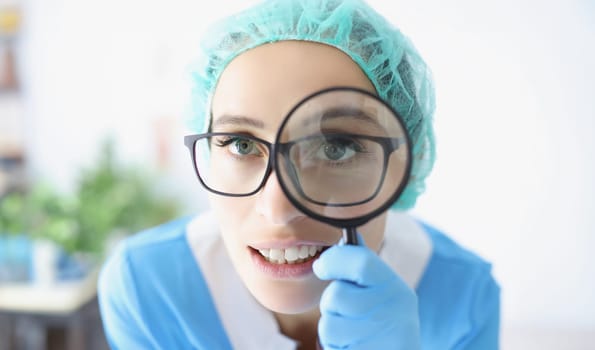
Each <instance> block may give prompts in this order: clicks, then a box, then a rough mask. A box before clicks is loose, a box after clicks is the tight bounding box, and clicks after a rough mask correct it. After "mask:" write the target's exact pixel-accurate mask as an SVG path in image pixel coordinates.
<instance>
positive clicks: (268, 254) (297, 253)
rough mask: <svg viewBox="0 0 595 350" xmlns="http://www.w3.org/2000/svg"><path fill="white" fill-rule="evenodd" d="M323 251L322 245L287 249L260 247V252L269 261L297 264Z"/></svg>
mask: <svg viewBox="0 0 595 350" xmlns="http://www.w3.org/2000/svg"><path fill="white" fill-rule="evenodd" d="M320 251H322V246H313V245H302V246H295V247H289V248H286V249H276V248H271V249H259V250H258V252H259V253H260V254H261V255H262V256H264V257H265V259H266V260H267V261H269V262H272V263H276V264H285V263H288V264H295V263H301V262H304V261H305V260H308V259H309V258H312V257H314V256H315V255H316V254H318V252H320Z"/></svg>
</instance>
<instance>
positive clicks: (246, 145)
mask: <svg viewBox="0 0 595 350" xmlns="http://www.w3.org/2000/svg"><path fill="white" fill-rule="evenodd" d="M230 147H231V149H230V151H231V153H233V154H238V155H248V154H258V153H259V152H258V150H257V149H256V145H255V142H254V141H251V140H247V139H236V140H235V141H234V142H232V143H231V145H230Z"/></svg>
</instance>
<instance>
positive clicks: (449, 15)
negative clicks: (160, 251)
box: [0, 0, 595, 349]
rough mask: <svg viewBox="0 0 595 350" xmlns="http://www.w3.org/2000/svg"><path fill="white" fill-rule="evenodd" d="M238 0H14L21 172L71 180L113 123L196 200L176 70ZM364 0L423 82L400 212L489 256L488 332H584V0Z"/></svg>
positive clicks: (60, 183)
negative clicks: (432, 133) (499, 328)
mask: <svg viewBox="0 0 595 350" xmlns="http://www.w3.org/2000/svg"><path fill="white" fill-rule="evenodd" d="M3 1H5V2H8V0H3ZM11 2H15V0H13V1H11ZM252 2H253V1H239V0H238V1H217V2H212V3H211V2H209V3H208V5H207V4H206V3H205V2H199V1H182V0H169V1H157V0H151V1H146V0H145V1H140V0H118V1H116V0H103V1H90V0H23V1H20V2H19V3H20V5H19V6H20V7H21V8H22V14H23V16H22V17H23V20H22V21H23V23H22V28H21V33H20V35H19V41H18V45H17V50H16V56H17V71H18V75H19V89H20V96H21V98H22V99H21V102H19V103H21V105H20V107H18V108H21V109H22V118H19V119H18V121H13V122H11V123H10V124H9V123H8V122H6V117H5V116H0V120H1V119H2V118H4V120H5V121H4V123H0V126H1V127H3V128H4V129H5V130H4V134H5V135H8V134H9V133H10V135H21V136H19V137H17V138H16V139H17V141H16V142H17V143H18V142H21V144H22V147H23V150H24V158H25V164H26V174H27V177H28V179H31V180H35V179H44V180H45V181H48V182H49V183H51V184H53V186H55V188H56V189H59V190H60V191H69V190H71V189H72V186H73V183H74V182H75V180H76V177H77V174H78V169H80V168H81V167H84V166H87V165H89V164H91V163H92V162H93V161H94V159H96V156H95V155H96V153H97V147H98V144H99V143H100V141H101V140H102V139H103V138H104V137H105V135H106V134H108V133H112V134H113V135H115V140H116V143H117V150H118V157H119V159H120V161H121V162H123V163H134V164H142V165H143V166H145V167H147V169H149V170H148V171H151V172H154V173H155V174H157V176H158V179H159V182H158V183H157V185H156V186H157V187H158V189H159V190H160V191H162V192H163V193H167V194H170V195H173V196H176V198H179V200H180V202H182V203H183V204H184V211H185V212H186V213H193V212H197V211H200V210H204V209H206V208H207V206H208V205H207V203H206V201H205V194H204V193H203V191H202V190H201V188H200V187H199V184H198V182H197V181H196V180H195V178H194V174H193V171H192V169H191V167H190V162H189V159H188V155H187V154H186V150H185V149H184V147H183V144H182V135H184V133H186V132H187V130H185V128H184V124H183V115H184V113H185V110H186V106H187V104H188V99H187V96H188V84H187V80H186V79H187V76H186V75H185V69H186V67H187V65H188V63H190V62H191V60H192V58H193V56H194V53H195V52H196V47H197V43H198V39H199V35H200V33H201V31H202V30H203V28H204V26H205V25H206V24H208V23H209V22H211V21H212V20H213V19H214V18H217V17H219V16H222V15H223V14H227V13H229V12H230V11H231V10H236V9H239V8H241V7H244V6H247V5H248V4H250V3H252ZM370 3H371V4H373V5H374V6H376V7H377V8H378V9H379V10H380V11H381V12H383V13H384V14H385V15H386V16H387V17H388V18H389V19H390V20H392V21H393V22H395V23H396V24H397V25H398V26H399V27H400V28H401V29H402V31H403V32H404V33H405V34H406V35H407V36H409V37H410V38H411V39H412V40H413V42H414V43H415V44H416V46H417V48H418V49H419V51H420V52H421V53H422V56H424V57H425V59H426V60H427V62H428V63H429V65H430V67H431V68H432V70H433V72H434V77H435V81H436V90H437V111H436V116H435V118H436V119H435V120H436V123H435V125H436V135H437V136H436V138H437V142H438V144H437V145H438V158H437V159H438V160H437V163H436V167H435V169H434V173H433V174H432V175H431V177H430V179H429V181H428V184H427V185H428V186H427V193H426V194H425V195H423V196H422V197H421V198H420V200H419V202H418V206H417V207H416V209H415V210H414V214H415V215H417V216H419V217H421V218H423V219H425V220H427V221H429V222H431V223H433V224H434V225H436V226H438V227H440V228H442V229H443V230H445V231H446V232H448V233H449V234H450V235H452V236H453V237H454V238H455V239H456V240H458V241H459V242H460V243H461V244H463V245H464V246H467V247H468V248H470V249H472V250H474V251H476V252H478V253H479V254H481V255H482V256H483V257H485V258H486V259H488V260H489V261H491V262H492V263H493V266H494V273H495V275H496V278H497V279H498V281H499V282H500V284H501V286H502V297H503V299H502V301H503V305H502V306H503V309H502V310H503V315H502V319H503V344H504V347H503V348H515V349H533V348H535V349H550V348H551V349H554V348H556V349H557V348H565V349H587V348H588V345H587V342H590V343H592V342H593V341H595V298H594V297H593V296H594V295H595V273H593V271H592V263H591V257H592V254H591V250H592V249H593V247H595V234H594V232H595V215H593V213H594V212H595V210H594V209H595V185H594V184H593V179H594V178H595V166H594V164H593V159H594V156H593V153H594V151H595V141H594V139H593V138H592V137H591V136H592V133H593V130H595V103H594V102H593V100H594V91H595V65H594V64H593V62H595V44H593V43H594V40H593V38H594V37H595V3H594V2H593V1H590V0H567V1H562V0H558V1H551V0H546V1H533V0H529V1H518V2H517V1H512V0H500V1H471V0H456V1H449V2H444V1H438V0H418V1H403V0H398V1H381V0H375V1H372V0H370ZM0 107H1V106H0ZM0 113H2V112H1V111H0ZM5 115H6V114H5ZM7 130H10V132H7ZM1 135H2V134H0V137H2V136H1ZM563 339H566V340H565V341H564V342H563V343H561V341H562V340H563ZM573 341H574V342H575V343H572V342H573ZM558 342H560V343H558Z"/></svg>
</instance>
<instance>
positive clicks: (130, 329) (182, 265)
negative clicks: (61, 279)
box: [98, 218, 226, 348]
mask: <svg viewBox="0 0 595 350" xmlns="http://www.w3.org/2000/svg"><path fill="white" fill-rule="evenodd" d="M192 219H193V218H181V219H178V220H175V221H172V222H169V223H166V224H163V225H160V226H158V227H155V228H151V229H148V230H145V231H143V232H140V233H137V234H135V235H133V236H131V237H128V238H126V239H124V240H123V241H122V242H120V244H119V245H118V246H117V248H116V249H115V250H114V252H113V253H112V254H111V255H110V257H109V258H108V260H107V261H106V263H105V264H104V266H103V268H102V271H101V274H100V278H99V286H98V293H99V302H100V308H101V313H102V318H103V319H104V326H105V329H106V334H107V336H108V338H109V339H110V342H112V343H113V344H116V345H117V344H129V343H125V342H123V341H124V340H123V339H129V338H130V334H137V338H138V339H143V341H145V342H147V344H152V345H151V347H157V348H159V347H160V346H162V345H163V346H165V345H167V346H166V347H169V348H187V345H188V344H182V343H180V341H181V340H182V339H186V340H185V341H188V342H190V343H192V342H193V340H194V341H195V342H196V344H199V343H200V344H206V343H205V341H206V342H210V341H214V342H217V341H221V339H223V341H225V339H226V338H225V337H224V335H223V334H224V333H223V331H222V329H221V327H220V325H219V324H218V322H217V319H218V318H217V313H216V310H215V308H214V305H213V303H212V298H211V295H210V292H209V289H208V286H207V285H206V282H205V280H204V277H203V274H202V271H201V270H200V268H199V266H198V265H197V264H196V261H195V260H194V257H193V255H192V252H191V250H190V246H189V244H188V241H187V227H188V224H189V223H190V222H191V221H192ZM135 344H137V343H135ZM138 344H140V342H139V343H138ZM143 344H144V343H143ZM156 344H159V346H157V345H156ZM116 348H117V347H116Z"/></svg>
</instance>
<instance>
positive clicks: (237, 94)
mask: <svg viewBox="0 0 595 350" xmlns="http://www.w3.org/2000/svg"><path fill="white" fill-rule="evenodd" d="M333 86H352V87H357V88H362V89H366V90H368V91H371V92H375V90H374V87H373V85H372V84H371V83H370V81H369V80H368V79H367V77H366V76H365V74H364V73H363V72H362V71H361V69H360V68H359V66H358V65H357V64H356V63H355V62H353V61H352V60H351V58H349V56H347V55H345V54H344V53H343V52H341V51H339V50H338V49H335V48H333V47H330V46H327V45H322V44H317V43H311V42H310V43H309V42H302V41H282V42H276V43H272V44H265V45H262V46H259V47H257V48H254V49H251V50H249V51H247V52H245V53H243V54H241V55H239V56H238V57H236V58H235V59H234V60H233V61H232V62H231V63H230V64H229V65H228V66H227V67H226V69H225V70H224V71H223V74H222V75H221V78H220V80H219V82H218V85H217V87H216V89H215V93H214V96H213V102H212V115H213V120H212V123H211V125H212V132H237V133H243V134H249V135H253V136H256V137H259V138H261V139H264V140H267V141H269V142H273V141H274V138H275V134H276V132H277V130H278V128H279V125H280V124H281V122H282V120H283V118H284V117H285V116H286V114H287V113H288V112H289V110H290V109H291V108H292V107H293V106H294V105H295V104H296V103H297V102H299V101H300V100H301V99H302V98H304V97H305V96H306V95H309V94H311V93H313V92H316V91H318V90H321V89H324V88H328V87H333ZM230 116H234V117H235V118H229V117H230ZM237 117H241V118H237ZM242 176H249V174H237V179H238V181H244V180H243V179H242ZM209 199H210V202H211V207H212V208H213V210H214V211H215V213H216V215H217V217H218V219H219V222H220V224H221V233H222V235H223V240H224V242H225V246H226V248H227V250H228V252H229V255H230V257H231V260H232V262H233V264H234V267H235V269H236V271H237V272H238V274H239V275H240V277H241V279H242V280H243V282H244V284H245V285H246V287H247V288H248V289H249V290H250V292H251V293H252V294H253V295H254V297H255V298H256V299H257V300H258V301H259V302H260V303H261V304H262V305H264V306H265V307H266V308H268V309H270V310H272V311H274V312H278V313H284V314H297V313H303V312H306V311H309V310H312V309H313V308H315V307H316V306H317V305H318V302H319V299H320V295H321V293H322V291H323V290H324V288H325V287H326V285H327V284H328V282H324V281H320V280H319V279H317V278H316V276H315V275H314V274H313V272H312V262H313V260H314V259H316V257H317V256H318V255H319V254H320V250H321V249H324V248H325V247H328V246H330V245H332V244H335V243H336V242H337V241H338V240H339V239H340V238H341V231H340V230H339V229H337V228H334V227H332V226H329V225H326V224H323V223H321V222H318V221H316V220H313V219H310V218H308V217H307V216H305V215H304V214H302V213H301V212H300V211H298V210H297V209H296V208H295V207H294V206H293V205H292V204H291V203H290V202H289V201H288V200H287V198H286V197H285V195H284V194H283V191H282V190H281V188H280V186H279V183H278V180H277V176H276V174H275V173H274V172H273V173H272V174H271V176H270V177H269V178H268V180H267V182H266V183H265V185H264V187H263V188H262V189H261V190H260V191H259V192H258V193H256V194H254V195H252V196H249V197H227V196H221V195H216V194H210V198H209ZM385 222H386V214H383V215H381V216H379V217H377V218H376V219H374V220H372V221H370V222H369V223H368V224H366V225H364V226H362V227H359V228H358V231H359V232H361V233H362V235H363V236H364V239H365V241H366V244H367V245H368V246H369V247H370V248H372V249H374V250H378V249H379V247H380V244H381V241H382V238H383V233H384V225H385ZM263 254H264V255H268V258H265V256H263ZM296 254H297V260H296ZM312 255H313V256H312ZM304 256H305V258H302V257H304ZM286 258H287V259H286ZM288 261H291V263H289V262H288Z"/></svg>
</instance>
